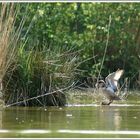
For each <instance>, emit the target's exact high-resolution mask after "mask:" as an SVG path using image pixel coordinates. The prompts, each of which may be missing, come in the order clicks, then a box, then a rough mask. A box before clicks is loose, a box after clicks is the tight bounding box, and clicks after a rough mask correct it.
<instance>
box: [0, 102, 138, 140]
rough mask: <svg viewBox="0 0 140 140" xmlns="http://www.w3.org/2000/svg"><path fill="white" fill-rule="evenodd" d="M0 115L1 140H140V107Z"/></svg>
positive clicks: (23, 111) (32, 110)
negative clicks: (49, 139)
mask: <svg viewBox="0 0 140 140" xmlns="http://www.w3.org/2000/svg"><path fill="white" fill-rule="evenodd" d="M0 114H1V122H0V124H1V129H0V136H1V137H37V136H38V137H52V138H53V137H83V136H85V137H88V136H90V137H108V136H110V137H112V136H113V135H115V137H122V135H125V136H127V137H129V135H133V136H136V137H139V136H140V131H139V130H140V122H139V119H137V118H139V116H140V106H122V105H120V106H118V105H117V106H115V105H114V104H112V105H111V106H80V105H77V106H74V107H73V106H70V107H63V108H58V107H49V108H26V107H24V108H22V107H12V108H6V109H4V110H3V111H0ZM80 134H82V135H80ZM128 134H129V135H128ZM113 137H114V136H113Z"/></svg>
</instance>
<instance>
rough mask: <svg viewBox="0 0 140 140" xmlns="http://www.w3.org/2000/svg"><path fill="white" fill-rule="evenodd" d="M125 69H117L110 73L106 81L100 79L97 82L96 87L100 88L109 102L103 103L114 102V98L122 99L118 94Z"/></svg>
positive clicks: (104, 103)
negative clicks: (119, 83) (119, 81)
mask: <svg viewBox="0 0 140 140" xmlns="http://www.w3.org/2000/svg"><path fill="white" fill-rule="evenodd" d="M123 73H124V70H117V71H116V72H113V73H111V74H109V75H108V76H107V77H106V78H105V81H103V80H99V81H98V82H97V83H96V88H98V89H99V92H100V93H102V94H103V95H104V97H105V98H106V99H108V100H109V102H102V105H109V104H111V103H112V102H113V100H120V98H119V97H118V96H117V95H116V92H117V91H118V80H119V79H120V77H121V76H122V75H123Z"/></svg>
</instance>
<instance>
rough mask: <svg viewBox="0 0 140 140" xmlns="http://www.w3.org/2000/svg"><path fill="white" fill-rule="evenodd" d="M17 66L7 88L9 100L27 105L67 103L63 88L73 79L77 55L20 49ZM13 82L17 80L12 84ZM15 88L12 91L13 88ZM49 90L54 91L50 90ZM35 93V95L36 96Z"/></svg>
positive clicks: (47, 50)
mask: <svg viewBox="0 0 140 140" xmlns="http://www.w3.org/2000/svg"><path fill="white" fill-rule="evenodd" d="M17 58H18V61H17V62H18V67H16V69H15V70H14V72H13V75H12V77H11V79H10V82H9V84H8V87H7V89H9V91H8V92H10V96H9V98H8V99H7V102H6V104H7V105H8V106H9V105H10V104H11V105H25V106H47V105H49V106H50V105H56V106H61V105H65V103H66V98H65V92H63V91H62V90H61V89H65V88H66V87H69V86H70V85H71V84H72V83H73V82H74V77H75V74H76V73H75V72H76V64H77V58H76V56H75V53H71V52H70V51H63V50H62V49H60V50H59V51H58V50H57V49H56V48H55V47H54V48H53V49H52V50H50V49H46V47H44V49H43V50H42V51H38V50H34V49H32V50H30V51H27V50H26V49H25V48H24V46H21V47H20V48H19V49H18V57H17ZM13 83H14V84H13ZM13 89H15V90H14V92H11V91H13ZM46 93H53V94H49V95H48V94H47V96H46ZM34 97H35V98H34Z"/></svg>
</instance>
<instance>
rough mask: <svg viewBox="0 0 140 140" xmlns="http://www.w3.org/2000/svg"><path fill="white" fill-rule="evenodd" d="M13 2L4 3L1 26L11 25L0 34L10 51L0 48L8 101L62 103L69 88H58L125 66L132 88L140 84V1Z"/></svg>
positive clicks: (5, 97) (5, 96)
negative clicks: (10, 20)
mask: <svg viewBox="0 0 140 140" xmlns="http://www.w3.org/2000/svg"><path fill="white" fill-rule="evenodd" d="M4 6H5V7H6V8H5V10H4ZM12 6H13V5H12V4H10V3H9V4H7V5H6V4H3V5H1V20H0V21H1V24H2V25H0V27H1V28H2V27H4V28H6V29H5V30H4V28H2V29H3V30H2V34H1V36H3V38H2V37H1V40H0V42H1V45H0V49H1V50H2V49H3V46H4V45H2V43H4V44H5V46H6V47H5V46H4V48H5V49H6V51H4V52H6V53H3V50H2V51H1V50H0V54H1V56H0V60H2V62H4V64H3V65H4V68H3V66H2V65H1V63H0V66H1V67H0V70H1V71H2V72H3V73H4V74H3V73H2V74H1V73H0V74H1V75H2V76H1V75H0V76H1V77H0V79H1V81H2V84H3V87H2V89H1V90H2V91H3V94H4V99H5V102H6V104H12V103H15V102H20V101H24V102H22V105H30V106H31V105H32V106H33V105H63V104H65V96H64V95H63V94H65V93H64V92H63V91H61V90H59V89H63V88H66V87H69V86H70V85H72V83H73V82H76V83H77V84H81V83H84V82H85V81H89V79H94V80H95V81H96V79H97V78H98V77H99V76H100V75H99V74H101V76H102V77H105V76H106V75H108V73H109V72H113V71H115V70H116V69H118V68H122V69H124V70H125V75H124V78H125V77H128V78H129V80H130V87H131V88H133V89H134V88H138V87H140V47H139V45H140V4H139V3H20V4H18V3H15V4H14V6H13V7H14V8H13V9H10V8H11V7H12ZM12 11H13V12H12ZM8 13H9V14H8ZM5 14H7V16H6V18H5V17H4V16H3V15H5ZM10 17H12V22H9V18H10ZM109 17H111V19H110V18H109ZM109 21H110V26H109ZM5 22H7V24H5ZM7 31H8V32H7ZM5 33H7V35H6V38H5V37H4V34H5ZM108 35H109V36H108ZM11 40H12V41H11ZM107 41H108V43H107ZM105 49H106V51H105ZM11 52H12V53H11ZM105 52H106V53H105ZM104 54H105V59H104V61H103V55H104ZM11 58H12V59H11ZM9 60H10V62H9ZM0 62H1V61H0ZM102 62H103V65H102ZM7 64H8V65H7ZM101 67H102V69H101ZM100 70H101V71H100ZM94 80H92V82H91V83H92V86H93V85H94V84H95V81H94ZM77 81H79V82H77ZM91 83H88V84H91ZM54 91H56V92H55V93H54V94H50V95H48V96H41V97H40V98H36V99H35V100H31V101H29V102H27V101H26V100H27V99H29V98H32V97H36V96H39V95H43V94H46V93H49V92H54Z"/></svg>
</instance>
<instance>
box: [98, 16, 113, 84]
mask: <svg viewBox="0 0 140 140" xmlns="http://www.w3.org/2000/svg"><path fill="white" fill-rule="evenodd" d="M110 25H111V15H110V16H109V23H108V32H107V40H106V46H105V50H104V55H103V59H102V62H101V67H100V70H99V74H98V79H97V82H98V81H99V77H100V75H101V71H102V67H103V63H104V60H105V56H106V52H107V48H108V42H109V30H110Z"/></svg>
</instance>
